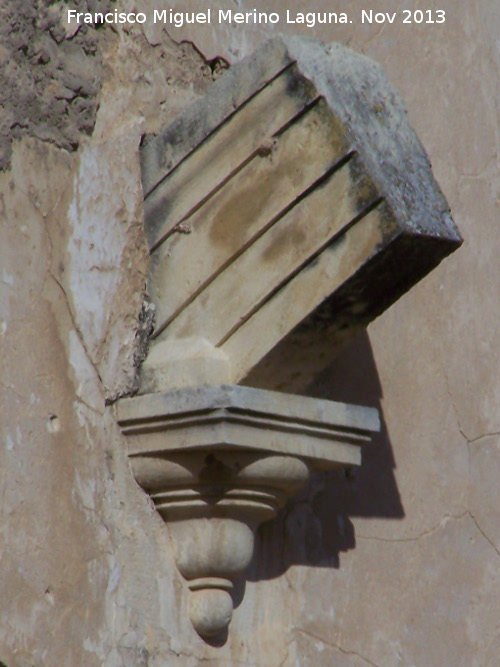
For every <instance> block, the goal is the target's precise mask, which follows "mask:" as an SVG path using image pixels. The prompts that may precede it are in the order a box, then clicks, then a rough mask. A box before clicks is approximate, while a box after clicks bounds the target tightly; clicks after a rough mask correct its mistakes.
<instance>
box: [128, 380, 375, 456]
mask: <svg viewBox="0 0 500 667" xmlns="http://www.w3.org/2000/svg"><path fill="white" fill-rule="evenodd" d="M117 417H118V423H119V424H120V426H121V428H122V431H123V433H124V434H125V435H127V436H128V441H129V455H130V456H134V455H144V454H153V453H155V454H159V453H161V452H163V453H165V454H166V453H167V452H169V453H172V452H175V451H188V450H190V451H192V450H197V449H204V450H230V449H246V450H254V451H266V452H269V453H280V454H288V455H292V456H299V457H301V458H305V459H307V460H308V461H309V462H310V464H311V466H312V467H313V468H328V467H332V466H338V465H359V464H360V463H361V451H360V446H361V445H363V444H365V443H367V442H369V441H370V439H371V436H372V434H373V433H374V432H377V431H378V430H379V429H380V421H379V416H378V411H377V410H376V409H374V408H365V407H360V406H354V405H347V404H344V403H336V402H333V401H327V400H324V399H315V398H307V397H303V396H292V395H288V394H281V393H279V392H272V391H265V390H260V389H254V388H251V387H241V386H231V385H221V386H216V387H200V388H187V389H183V390H176V391H171V392H165V393H161V394H148V395H145V396H138V397H136V398H129V399H123V400H121V401H120V402H119V403H118V406H117ZM167 434H168V436H167Z"/></svg>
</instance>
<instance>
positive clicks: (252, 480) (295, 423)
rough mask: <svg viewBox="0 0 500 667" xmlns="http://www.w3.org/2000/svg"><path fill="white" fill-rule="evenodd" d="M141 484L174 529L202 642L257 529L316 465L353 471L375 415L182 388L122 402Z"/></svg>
mask: <svg viewBox="0 0 500 667" xmlns="http://www.w3.org/2000/svg"><path fill="white" fill-rule="evenodd" d="M118 419H119V423H120V425H121V427H122V430H123V433H124V434H125V435H126V436H127V438H128V441H129V456H130V462H131V465H132V470H133V473H134V475H135V478H136V480H137V482H138V483H139V484H140V486H141V487H142V488H143V489H144V490H145V491H146V492H147V493H148V494H149V495H150V496H151V498H152V500H153V502H154V504H155V507H156V509H157V510H158V512H159V513H160V514H161V516H162V517H163V519H164V520H165V521H166V522H167V523H168V525H169V529H170V533H171V536H172V538H173V541H174V545H175V554H176V562H177V567H178V569H179V572H180V573H181V574H182V576H183V577H184V578H185V579H186V581H187V583H188V587H189V589H190V591H191V601H190V616H191V621H192V623H193V625H194V627H195V628H196V630H197V632H198V633H199V634H200V635H201V636H202V637H211V636H214V635H219V634H220V633H221V632H222V631H223V630H225V628H226V627H227V625H228V623H229V621H230V619H231V615H232V610H233V606H232V599H231V595H230V592H231V590H232V588H233V585H234V583H235V580H236V579H237V578H238V577H241V576H242V575H243V573H244V571H245V570H246V568H247V566H248V564H249V563H250V560H251V558H252V553H253V543H254V534H255V530H256V529H257V527H258V526H259V525H260V524H261V523H262V522H263V521H267V520H269V519H271V518H273V517H274V516H275V515H276V513H277V511H278V510H279V509H280V508H281V507H283V505H284V504H285V503H286V501H287V500H288V499H289V498H290V497H292V496H293V495H294V494H296V493H297V492H298V491H299V490H300V489H301V488H302V487H303V486H304V485H305V484H306V483H307V481H308V479H309V475H310V473H311V472H312V471H314V470H317V469H322V470H325V469H331V468H339V467H341V466H356V465H359V464H360V462H361V453H360V448H361V445H363V444H364V443H366V442H368V441H369V440H370V437H371V435H372V433H373V432H376V431H377V430H378V428H379V418H378V413H377V410H375V409H370V408H363V407H357V406H351V405H344V404H340V403H334V402H332V401H324V400H319V399H313V398H305V397H298V396H290V395H287V394H281V393H278V392H271V391H265V390H261V389H254V388H250V387H240V386H230V385H221V386H218V387H201V388H185V389H180V390H175V391H172V392H166V393H157V394H148V395H145V396H141V397H138V398H132V399H125V400H122V401H120V405H119V408H118Z"/></svg>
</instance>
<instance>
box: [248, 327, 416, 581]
mask: <svg viewBox="0 0 500 667" xmlns="http://www.w3.org/2000/svg"><path fill="white" fill-rule="evenodd" d="M306 393H307V394H308V395H309V396H313V397H315V398H326V399H329V400H333V401H341V402H344V403H354V404H358V405H366V406H370V407H376V408H377V409H378V410H379V412H380V417H381V425H382V430H381V432H380V433H379V434H378V435H377V436H375V437H374V439H373V442H372V443H371V444H370V445H367V446H366V447H365V448H364V450H363V463H362V465H361V467H360V468H359V469H356V470H353V471H348V472H347V473H346V472H345V471H338V472H329V473H323V474H315V475H313V479H312V481H311V483H310V485H309V486H308V488H307V489H306V490H304V492H303V493H302V494H301V495H300V496H298V497H297V498H296V499H295V501H292V502H291V503H290V504H289V505H288V507H287V508H286V510H285V511H284V512H283V513H281V514H280V515H279V516H278V517H277V518H276V519H275V520H273V521H270V522H268V523H265V524H263V525H262V526H261V527H260V529H259V531H258V533H257V539H256V544H255V553H254V559H253V562H252V565H251V567H250V571H249V573H248V577H247V579H248V580H250V581H260V580H263V579H272V578H274V577H278V576H280V575H282V574H283V573H284V572H286V570H287V569H288V568H289V567H290V566H291V565H296V564H297V565H299V564H300V565H314V566H316V567H333V568H338V567H339V562H340V558H339V555H340V552H342V551H344V552H345V551H349V550H350V549H354V548H355V546H356V536H355V532H354V526H353V524H352V522H351V520H350V517H355V516H363V517H379V518H386V519H401V518H403V517H404V509H403V506H402V504H401V498H400V495H399V491H398V488H397V484H396V479H395V476H394V469H395V467H396V464H395V460H394V455H393V451H392V446H391V442H390V438H389V434H388V432H387V428H386V424H385V420H384V415H383V413H382V407H381V398H382V387H381V384H380V380H379V377H378V373H377V368H376V365H375V360H374V357H373V352H372V348H371V345H370V340H369V338H368V334H367V333H366V332H363V333H362V334H361V335H360V336H358V338H356V340H355V341H354V342H353V343H352V344H351V345H350V346H349V347H348V348H346V349H345V350H344V351H343V353H341V355H340V356H339V357H338V358H337V359H336V360H335V361H334V362H333V363H332V364H331V365H330V366H329V367H328V368H327V369H326V370H325V371H323V372H322V373H321V375H320V376H319V377H318V378H317V379H316V380H315V381H314V382H313V383H312V384H311V385H310V386H309V387H308V389H307V391H306Z"/></svg>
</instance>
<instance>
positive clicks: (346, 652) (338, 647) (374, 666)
mask: <svg viewBox="0 0 500 667" xmlns="http://www.w3.org/2000/svg"><path fill="white" fill-rule="evenodd" d="M297 632H300V633H301V634H304V635H306V636H307V637H310V638H311V639H314V640H315V641H319V642H322V643H323V644H325V646H329V647H330V648H333V649H336V650H337V651H340V652H341V653H343V654H344V655H346V656H355V657H357V658H359V659H360V660H362V661H363V662H365V663H366V664H367V665H371V667H379V665H377V664H376V663H375V662H373V661H372V660H370V659H369V658H366V657H365V656H364V655H361V653H358V652H357V651H349V650H348V649H345V648H343V647H342V646H341V645H340V644H337V643H334V642H330V641H328V640H327V639H324V638H323V637H320V636H319V635H315V634H313V633H312V632H309V631H308V630H303V629H302V628H297Z"/></svg>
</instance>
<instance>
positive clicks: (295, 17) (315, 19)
mask: <svg viewBox="0 0 500 667" xmlns="http://www.w3.org/2000/svg"><path fill="white" fill-rule="evenodd" d="M67 12H68V14H67V21H68V23H78V24H81V23H87V24H91V25H100V24H103V23H115V24H118V23H147V22H148V16H147V15H146V14H145V13H144V12H137V13H136V12H120V11H118V9H115V10H114V11H111V12H78V11H76V9H68V10H67ZM150 18H151V17H150ZM285 19H286V20H285V22H286V23H301V24H304V25H306V26H307V27H309V28H313V27H314V26H315V25H316V23H352V21H349V19H348V18H347V14H345V13H344V12H306V13H305V14H304V13H302V12H291V11H290V10H288V9H287V10H286V16H285ZM280 20H281V16H280V14H278V13H277V12H260V11H257V10H256V9H253V10H252V11H249V12H234V11H232V10H231V9H227V10H224V9H219V10H213V11H212V10H211V9H207V10H206V11H203V12H174V11H173V10H172V9H169V10H167V9H162V10H158V9H155V10H154V11H153V16H152V22H153V23H165V24H169V25H172V26H175V27H177V28H181V27H182V26H183V25H184V24H185V23H186V24H187V23H238V24H259V23H273V24H275V23H279V22H280Z"/></svg>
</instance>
